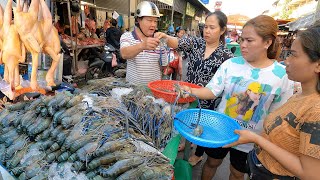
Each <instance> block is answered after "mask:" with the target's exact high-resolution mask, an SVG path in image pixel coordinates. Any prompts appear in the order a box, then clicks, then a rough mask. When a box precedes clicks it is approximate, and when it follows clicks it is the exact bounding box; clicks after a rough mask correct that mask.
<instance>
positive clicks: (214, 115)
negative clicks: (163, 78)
mask: <svg viewBox="0 0 320 180" xmlns="http://www.w3.org/2000/svg"><path fill="white" fill-rule="evenodd" d="M198 115H199V109H187V110H184V111H181V112H179V113H178V114H177V115H176V116H175V118H174V127H175V128H176V130H177V131H179V132H180V134H181V135H182V136H183V137H185V138H186V139H187V140H188V141H190V142H192V143H194V144H196V145H200V146H203V147H209V148H217V147H222V146H224V145H227V144H230V143H232V142H235V141H237V140H238V138H239V135H237V134H235V133H234V130H236V129H241V127H240V125H239V124H238V123H237V122H236V121H235V120H234V119H232V118H230V117H229V116H227V115H224V114H222V113H219V112H216V111H212V110H207V109H201V117H200V121H199V125H201V126H203V133H202V134H201V135H200V136H198V137H197V136H194V135H193V130H194V128H191V127H192V126H193V127H195V125H196V124H197V120H198Z"/></svg>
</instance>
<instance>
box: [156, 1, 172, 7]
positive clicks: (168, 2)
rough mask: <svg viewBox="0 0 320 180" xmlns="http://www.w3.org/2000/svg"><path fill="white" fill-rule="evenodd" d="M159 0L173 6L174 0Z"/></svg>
mask: <svg viewBox="0 0 320 180" xmlns="http://www.w3.org/2000/svg"><path fill="white" fill-rule="evenodd" d="M158 1H160V2H162V3H165V4H168V5H169V6H173V0H158Z"/></svg>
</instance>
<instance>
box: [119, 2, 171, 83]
mask: <svg viewBox="0 0 320 180" xmlns="http://www.w3.org/2000/svg"><path fill="white" fill-rule="evenodd" d="M159 17H160V13H159V10H158V8H157V6H156V5H155V4H154V3H152V2H149V1H142V2H141V3H139V4H138V6H137V10H136V14H135V28H134V30H133V31H132V32H126V33H124V34H123V35H122V36H121V39H120V52H121V55H122V57H123V58H124V59H127V75H126V80H127V81H128V82H130V83H133V84H136V85H147V84H148V83H149V82H151V81H155V80H160V79H161V76H162V73H161V68H162V66H165V65H166V63H167V57H166V55H165V54H166V53H165V51H166V48H165V47H164V46H163V44H164V43H160V41H159V39H157V38H154V37H153V35H154V33H155V31H156V29H157V24H158V19H159Z"/></svg>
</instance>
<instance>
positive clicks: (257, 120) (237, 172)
mask: <svg viewBox="0 0 320 180" xmlns="http://www.w3.org/2000/svg"><path fill="white" fill-rule="evenodd" d="M277 31H278V26H277V22H276V21H275V20H274V19H273V18H272V17H269V16H266V15H260V16H257V17H255V18H253V19H251V20H249V21H248V22H247V23H246V24H245V25H244V27H243V31H242V35H241V44H240V48H241V52H242V55H243V56H240V57H235V58H232V59H229V60H227V61H225V62H224V63H223V64H222V65H221V66H220V68H219V69H218V71H217V72H216V73H215V75H214V77H213V78H212V79H211V80H210V82H209V83H208V84H207V86H206V87H204V88H200V89H195V88H189V87H186V86H185V87H183V89H184V90H186V91H188V92H189V93H192V94H194V95H196V96H198V97H199V98H200V99H215V98H216V97H218V96H220V95H222V99H221V102H220V104H219V106H218V108H217V109H216V110H217V111H218V112H221V113H224V114H226V115H228V116H230V117H232V118H233V119H234V120H236V121H237V122H238V123H239V124H240V125H241V126H242V128H244V129H248V130H250V131H253V132H258V133H260V132H262V125H263V122H264V121H263V120H264V118H265V117H266V116H267V115H268V114H269V113H272V112H273V111H274V110H276V109H277V108H278V107H280V106H281V105H283V104H284V103H285V102H286V101H287V100H288V98H289V97H291V96H292V94H293V82H292V81H290V80H289V79H288V76H287V74H286V70H285V68H284V66H283V65H281V64H279V63H278V62H277V61H276V60H275V59H274V58H275V57H276V55H277V52H278V50H279V48H278V46H279V45H278V43H277V39H276V37H277ZM252 148H253V145H252V144H243V145H239V146H235V147H232V148H206V149H205V152H206V154H207V155H208V159H207V161H206V162H205V164H204V166H203V171H202V179H212V178H213V176H214V175H215V172H216V170H217V168H218V167H219V166H220V164H221V163H222V161H223V159H224V158H225V156H226V155H227V153H228V152H230V162H231V166H230V177H229V178H230V179H242V180H243V177H244V173H247V168H246V160H247V155H248V152H249V151H250V150H252Z"/></svg>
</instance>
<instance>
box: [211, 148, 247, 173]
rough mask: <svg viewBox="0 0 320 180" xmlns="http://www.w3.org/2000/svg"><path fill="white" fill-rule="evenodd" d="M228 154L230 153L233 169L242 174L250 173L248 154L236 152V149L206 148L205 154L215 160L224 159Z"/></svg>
mask: <svg viewBox="0 0 320 180" xmlns="http://www.w3.org/2000/svg"><path fill="white" fill-rule="evenodd" d="M228 152H230V163H231V165H232V167H234V168H235V169H236V170H238V171H240V172H242V173H248V172H249V171H248V169H249V168H248V165H247V157H248V153H245V152H242V151H239V150H236V149H234V148H205V153H206V154H207V155H208V156H209V157H211V158H214V159H224V158H225V157H226V156H227V154H228Z"/></svg>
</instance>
